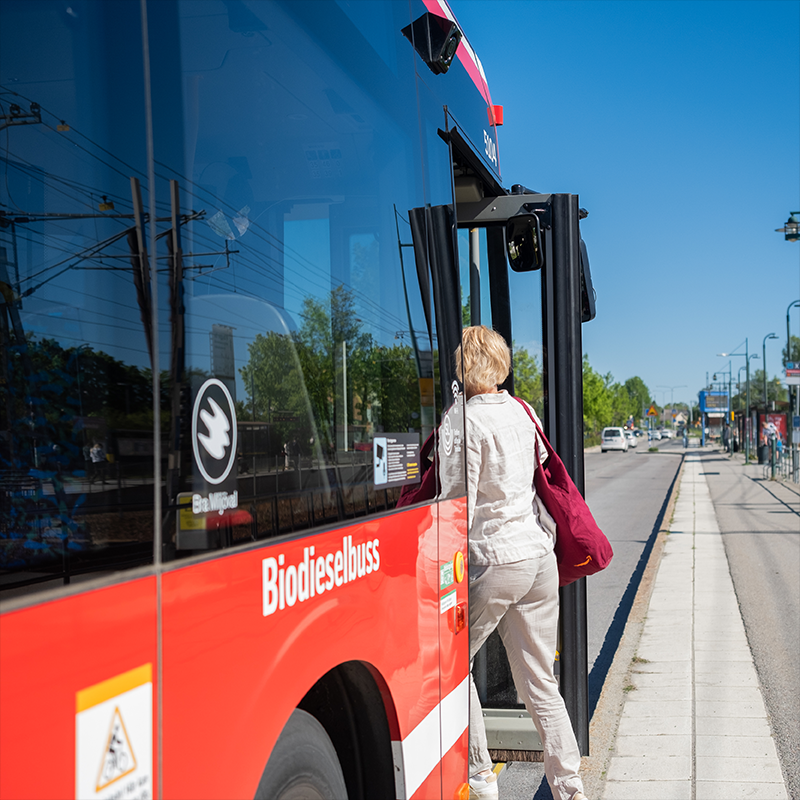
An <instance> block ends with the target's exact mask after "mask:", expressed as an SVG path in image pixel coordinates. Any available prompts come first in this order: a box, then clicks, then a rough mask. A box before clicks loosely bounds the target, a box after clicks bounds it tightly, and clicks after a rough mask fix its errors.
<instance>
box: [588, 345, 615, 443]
mask: <svg viewBox="0 0 800 800" xmlns="http://www.w3.org/2000/svg"><path fill="white" fill-rule="evenodd" d="M612 413H613V412H612V404H611V395H610V393H609V391H608V387H607V385H606V381H605V380H604V379H603V377H602V376H601V375H599V374H598V373H597V372H595V371H594V370H593V369H592V367H591V365H590V364H589V356H588V355H585V354H584V356H583V431H584V436H586V435H587V434H590V435H593V436H597V435H598V434H599V433H600V430H601V429H602V428H605V427H606V426H608V425H610V424H611V418H612Z"/></svg>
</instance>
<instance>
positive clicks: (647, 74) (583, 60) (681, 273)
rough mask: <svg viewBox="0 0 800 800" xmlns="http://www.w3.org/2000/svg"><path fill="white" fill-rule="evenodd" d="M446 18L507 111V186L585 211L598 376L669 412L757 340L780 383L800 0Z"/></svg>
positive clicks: (487, 9)
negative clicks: (576, 200) (567, 195)
mask: <svg viewBox="0 0 800 800" xmlns="http://www.w3.org/2000/svg"><path fill="white" fill-rule="evenodd" d="M450 4H451V7H452V9H453V12H454V13H455V15H456V18H457V19H458V21H459V23H460V25H461V26H462V28H463V29H464V31H465V32H466V35H467V37H468V39H469V40H470V42H471V44H472V45H473V47H474V48H475V50H476V51H477V53H478V55H479V56H480V59H481V61H482V63H483V66H484V70H485V72H486V76H487V79H488V82H489V87H490V90H491V93H492V100H493V102H494V103H496V104H498V105H502V106H503V107H504V112H505V125H504V126H503V127H502V128H501V129H500V131H499V137H500V166H501V169H502V174H503V180H504V183H505V184H506V185H507V186H510V185H511V184H512V183H522V184H525V185H526V186H529V187H530V188H532V189H536V190H537V191H543V192H572V193H576V194H579V195H580V203H581V205H582V206H583V207H585V208H586V209H588V211H589V217H588V219H586V220H585V221H584V222H583V223H582V231H583V236H584V239H586V242H587V244H588V247H589V255H590V258H591V265H592V277H593V280H594V285H595V289H596V292H597V318H596V319H595V320H594V321H592V322H590V323H587V324H585V325H584V326H583V342H584V348H583V349H584V352H585V353H588V355H589V360H590V363H591V364H592V366H593V367H594V368H595V369H596V370H597V371H599V372H601V373H603V374H605V373H607V372H610V373H612V375H613V376H614V378H615V379H616V380H618V381H624V380H626V379H627V378H629V377H632V376H633V375H639V376H640V377H641V378H642V379H643V380H644V381H645V383H646V384H647V385H648V386H649V387H650V389H651V391H652V393H653V394H654V397H655V399H656V400H657V402H659V403H662V402H664V401H666V402H667V403H669V401H670V397H671V394H672V396H674V400H675V401H676V402H677V401H679V400H688V399H689V398H690V397H691V398H693V399H694V398H696V395H697V391H698V390H700V389H702V388H703V385H704V384H705V379H706V372H709V374H711V373H713V372H714V371H716V370H727V368H728V367H727V365H728V360H729V359H727V358H720V357H718V356H717V355H716V354H717V353H721V352H731V351H733V350H734V349H735V348H737V345H739V344H740V343H741V347H740V348H739V350H741V351H742V352H744V340H745V337H747V338H748V339H749V347H750V352H751V353H752V352H758V353H759V354H761V351H762V341H763V338H764V336H765V335H766V334H768V333H772V332H775V333H776V334H777V335H778V337H779V339H778V340H777V341H774V340H773V341H768V342H767V371H768V374H769V375H770V376H772V375H775V374H781V375H782V365H781V350H782V348H783V347H784V344H785V339H786V309H787V306H788V305H789V303H791V302H792V301H793V300H796V299H800V242H794V243H792V242H786V241H784V238H783V234H781V233H775V230H774V229H775V228H780V227H783V224H784V222H785V221H786V219H787V217H788V216H789V212H790V211H797V210H800V2H796V0H778V1H777V2H774V1H773V2H771V1H770V0H758V2H749V1H748V0H713V1H712V2H694V0H671V1H670V2H656V1H655V0H623V1H622V2H608V1H607V0H577V1H574V2H573V1H571V0H536V1H535V2H534V1H533V0H450ZM791 328H792V333H793V334H794V335H796V336H797V335H800V313H799V312H798V309H797V308H795V309H793V310H792V315H791ZM744 362H745V359H744V358H734V359H733V360H732V365H733V379H734V381H735V380H736V376H737V372H738V368H739V367H740V366H744ZM761 363H762V362H761V360H760V357H759V359H758V360H754V361H752V362H751V366H752V368H753V369H757V368H761ZM742 374H743V375H744V372H742ZM726 380H727V378H726ZM681 384H686V387H685V388H675V389H674V392H672V393H671V392H670V390H669V389H667V390H666V391H664V390H661V389H657V388H656V387H658V386H662V385H663V386H673V387H679V386H680V385H681Z"/></svg>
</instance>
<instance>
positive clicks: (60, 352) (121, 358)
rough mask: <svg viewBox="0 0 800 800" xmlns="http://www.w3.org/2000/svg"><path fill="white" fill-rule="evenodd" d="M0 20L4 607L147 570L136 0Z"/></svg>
mask: <svg viewBox="0 0 800 800" xmlns="http://www.w3.org/2000/svg"><path fill="white" fill-rule="evenodd" d="M0 13H2V20H1V21H0V117H2V128H3V130H2V132H0V136H2V144H3V147H2V153H1V154H0V162H2V171H3V177H2V180H0V289H2V295H1V296H0V382H1V383H2V391H1V392H0V397H2V398H3V400H2V403H0V481H1V482H2V485H1V486H0V590H3V591H2V594H0V597H7V596H9V595H10V594H12V593H14V591H17V590H24V591H27V590H29V588H30V587H31V586H33V587H36V586H41V587H48V588H49V587H50V586H52V585H53V584H54V583H55V584H60V583H63V582H68V581H70V580H76V579H78V578H79V577H80V576H82V575H85V574H87V573H88V572H96V571H97V570H103V571H105V570H114V569H118V568H120V567H123V566H134V565H139V564H143V563H148V562H150V561H151V560H152V538H153V533H152V530H153V528H152V516H153V514H152V505H153V504H152V496H153V467H152V464H153V437H152V429H153V412H152V406H153V403H152V374H153V360H152V357H151V352H150V348H149V344H148V341H149V339H148V333H147V327H148V326H147V325H146V324H143V322H142V319H143V318H145V319H146V318H147V316H148V303H149V289H148V287H147V281H146V275H143V270H142V261H141V260H140V258H139V256H140V245H139V242H140V240H141V234H142V233H143V231H142V230H141V229H140V230H139V234H140V235H139V236H138V237H137V228H136V225H135V221H134V217H133V202H134V196H136V192H135V191H132V185H131V179H132V178H135V179H138V180H139V181H142V183H143V185H142V190H141V196H142V199H143V202H144V205H145V208H146V206H147V204H148V201H149V198H148V195H147V186H146V185H144V182H145V175H146V162H145V135H144V115H143V107H144V104H143V87H142V56H141V52H142V47H141V37H140V33H139V32H140V30H141V24H140V20H139V4H138V3H133V2H121V3H100V2H96V3H91V2H79V3H72V4H69V3H57V2H41V3H28V2H23V1H22V0H20V1H19V2H15V1H14V0H4V2H3V3H2V6H0ZM145 235H146V233H145ZM142 277H144V283H138V284H137V280H139V279H140V278H142Z"/></svg>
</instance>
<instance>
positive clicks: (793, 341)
mask: <svg viewBox="0 0 800 800" xmlns="http://www.w3.org/2000/svg"><path fill="white" fill-rule="evenodd" d="M781 358H782V361H783V363H784V364H785V363H786V362H787V361H794V362H795V363H797V362H800V336H790V337H789V352H788V353H787V352H786V346H784V348H783V350H781Z"/></svg>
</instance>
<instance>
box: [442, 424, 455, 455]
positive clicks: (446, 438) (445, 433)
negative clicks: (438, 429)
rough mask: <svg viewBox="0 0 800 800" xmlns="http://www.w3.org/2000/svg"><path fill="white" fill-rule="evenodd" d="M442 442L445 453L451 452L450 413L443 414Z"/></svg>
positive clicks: (451, 426)
mask: <svg viewBox="0 0 800 800" xmlns="http://www.w3.org/2000/svg"><path fill="white" fill-rule="evenodd" d="M442 444H443V445H444V452H445V455H448V456H449V455H450V453H452V452H453V423H452V422H450V415H449V414H445V417H444V420H442Z"/></svg>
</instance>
